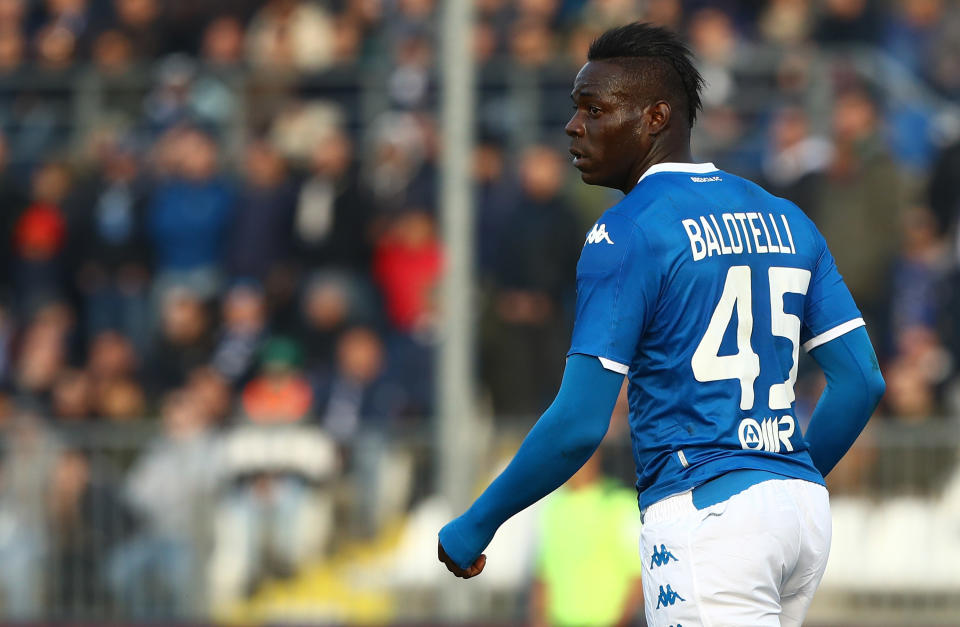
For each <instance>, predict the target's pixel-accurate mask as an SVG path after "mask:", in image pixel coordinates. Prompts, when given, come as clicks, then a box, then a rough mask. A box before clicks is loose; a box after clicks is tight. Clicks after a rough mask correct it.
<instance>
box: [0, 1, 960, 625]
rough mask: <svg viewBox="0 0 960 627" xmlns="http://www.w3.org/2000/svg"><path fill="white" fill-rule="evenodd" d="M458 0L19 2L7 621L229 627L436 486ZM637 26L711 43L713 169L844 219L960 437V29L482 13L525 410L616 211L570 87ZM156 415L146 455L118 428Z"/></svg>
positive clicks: (808, 390)
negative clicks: (572, 163) (443, 38)
mask: <svg viewBox="0 0 960 627" xmlns="http://www.w3.org/2000/svg"><path fill="white" fill-rule="evenodd" d="M441 4H442V3H440V2H438V1H436V0H324V1H316V2H313V1H309V0H266V1H255V0H232V1H227V0H207V1H204V2H196V1H189V2H188V1H185V0H164V1H162V2H161V1H160V0H0V206H2V212H0V238H2V241H3V246H2V247H0V430H2V431H3V444H4V457H3V461H2V465H0V556H2V557H3V559H0V597H2V607H3V610H2V611H3V612H4V615H5V616H8V617H13V618H31V617H36V616H39V615H40V614H41V612H43V611H44V610H42V609H41V608H56V611H57V612H60V613H61V614H63V615H70V616H76V615H79V614H82V613H83V612H94V611H96V604H97V603H101V602H103V601H102V600H103V599H109V600H110V603H114V604H115V605H116V607H119V608H121V610H120V611H123V612H126V613H127V614H128V615H132V616H139V617H153V618H156V617H158V616H163V615H169V614H171V613H173V614H177V615H190V614H196V613H197V612H200V611H203V609H204V608H209V607H211V606H215V607H221V606H225V605H228V604H230V603H231V602H234V601H237V600H239V599H242V598H243V597H244V596H245V595H247V594H248V593H249V592H250V591H251V590H252V589H253V588H254V587H255V586H256V584H257V582H258V581H259V580H260V579H261V578H262V577H263V576H264V575H265V574H271V575H273V576H284V575H288V574H291V573H293V572H295V571H296V569H297V568H298V567H299V566H300V565H301V564H302V563H303V562H304V561H305V560H310V559H314V558H316V557H317V556H318V555H322V554H323V553H324V552H325V551H330V550H331V547H332V546H334V545H335V544H336V543H337V542H338V540H339V539H340V538H342V537H343V536H345V535H350V536H359V537H368V536H370V535H372V534H374V533H376V531H377V530H378V529H379V528H380V527H381V526H382V524H383V522H384V521H386V520H388V519H389V518H390V517H391V516H392V515H395V514H397V513H399V512H402V511H403V510H404V508H406V507H408V506H409V505H410V503H411V501H412V500H414V499H416V498H417V496H418V493H420V492H422V491H425V490H427V491H428V490H431V489H433V486H432V485H427V484H429V483H430V481H429V474H428V473H425V472H424V469H423V465H424V464H425V463H426V462H425V461H424V459H423V457H422V456H420V457H414V456H411V455H409V454H407V453H405V452H403V451H398V450H397V447H396V446H395V442H394V440H395V439H396V438H397V437H398V436H401V437H405V438H409V437H411V436H418V437H423V438H429V437H430V421H429V418H430V416H431V414H432V405H433V396H434V391H433V361H434V350H435V344H436V333H435V322H436V318H437V315H436V288H437V281H438V278H439V276H440V274H441V272H442V268H443V246H442V243H441V241H440V239H439V235H438V221H439V219H440V210H441V208H440V207H438V206H437V194H436V187H437V179H438V174H437V167H438V163H437V157H438V143H439V142H438V137H437V135H438V112H437V110H436V105H437V87H438V73H437V70H438V67H437V64H438V61H439V59H438V55H437V46H438V44H437V37H436V35H437V31H438V28H439V10H440V9H441ZM635 19H644V20H648V21H653V22H656V23H658V24H663V25H667V26H669V27H671V28H675V29H677V30H679V31H681V32H683V33H684V34H685V35H686V37H687V39H688V40H689V42H690V44H691V47H692V48H693V50H694V51H695V53H696V55H697V58H698V63H699V67H700V68H701V71H702V72H703V73H704V75H705V77H706V78H707V81H708V87H707V90H706V92H705V94H704V103H705V109H704V112H703V115H702V118H701V121H700V123H699V126H698V128H697V130H696V133H695V137H694V152H695V155H696V156H697V157H698V158H699V159H701V160H704V161H707V160H713V161H714V162H715V163H716V164H717V165H718V167H721V168H723V169H726V170H728V171H732V172H734V173H737V174H741V175H744V176H747V177H748V178H752V179H754V180H757V181H758V182H760V183H762V184H764V185H766V186H767V187H768V188H770V189H771V190H772V191H774V192H775V193H778V194H780V195H783V196H786V197H787V198H790V199H791V200H794V201H795V202H797V204H799V205H800V206H801V207H802V208H803V209H804V210H805V211H807V212H808V214H809V215H810V216H811V217H812V218H813V219H814V220H815V222H816V223H817V224H818V226H819V227H820V229H821V230H822V231H823V233H824V235H825V236H826V239H827V241H828V242H829V243H830V246H831V249H832V251H833V253H834V255H835V257H836V259H837V262H838V265H839V268H840V270H841V272H842V273H843V274H844V276H845V278H846V280H847V283H848V285H849V286H850V287H851V289H852V291H853V292H854V296H855V297H856V299H857V301H858V303H859V304H860V306H861V307H862V309H863V312H864V316H865V318H866V319H867V322H868V328H869V330H870V332H871V335H872V337H873V338H874V341H875V343H876V344H877V346H878V352H879V354H880V359H881V362H882V365H883V367H884V372H885V375H886V377H887V383H888V394H887V397H886V399H885V401H884V404H883V405H882V407H881V410H880V412H881V414H882V415H883V416H885V417H889V418H885V420H889V421H891V422H896V423H902V424H904V425H915V424H919V423H927V422H931V421H942V418H940V417H943V416H950V415H953V416H956V415H957V413H958V409H960V386H958V382H960V378H958V368H957V364H958V363H960V361H958V360H960V316H958V315H957V314H956V312H957V311H958V310H960V273H958V269H957V268H958V255H957V251H958V245H957V244H958V236H957V218H958V216H960V141H958V138H960V117H958V115H957V109H956V105H955V104H952V103H955V102H956V100H957V98H958V97H960V7H958V6H957V5H955V3H952V2H947V1H945V0H889V1H887V2H867V1H866V0H820V1H816V0H768V1H766V2H747V1H740V2H737V1H733V0H730V1H723V0H721V1H713V2H700V1H696V0H690V1H683V2H682V1H680V0H520V1H518V2H508V1H506V0H477V1H476V20H475V24H474V29H473V46H474V53H475V58H476V60H477V63H478V69H479V79H478V80H479V91H478V96H479V102H478V111H479V115H478V122H479V124H478V129H477V139H478V143H477V147H476V150H475V154H474V157H475V158H474V170H473V175H474V183H475V207H476V224H475V234H476V251H477V258H476V264H477V268H478V282H477V296H478V300H477V302H478V307H479V316H478V328H477V340H478V363H477V368H476V369H477V374H478V377H479V379H480V380H481V382H482V386H481V388H482V393H483V400H484V404H485V406H486V407H487V408H488V410H489V414H490V415H491V416H493V417H494V421H495V423H496V424H497V425H498V426H503V427H508V428H515V429H519V430H522V429H525V428H526V427H528V426H529V425H530V424H532V422H533V420H534V419H535V418H536V416H537V415H538V413H539V412H540V411H542V410H543V409H544V408H545V407H546V404H547V403H549V402H550V400H551V399H552V396H553V394H554V393H555V391H556V387H557V384H558V383H559V379H560V376H561V374H562V366H563V357H564V354H565V351H566V349H567V345H568V341H569V333H570V326H571V320H572V312H573V306H574V299H575V293H574V290H575V283H574V278H575V266H576V262H577V258H578V255H579V250H580V246H581V244H582V241H583V237H584V234H585V233H586V232H587V230H588V228H589V226H590V225H591V224H592V222H593V221H594V220H595V218H596V216H598V215H599V214H600V212H602V210H603V209H605V208H606V207H608V206H609V205H610V204H612V203H613V202H615V200H616V196H615V195H610V194H609V193H608V192H607V191H605V190H599V189H592V188H587V187H585V186H583V185H582V184H581V183H580V182H579V177H578V176H577V175H576V173H575V171H573V169H572V168H571V167H569V165H568V164H567V163H566V161H565V157H564V154H565V152H564V146H565V139H564V137H563V135H562V130H561V129H562V126H563V123H564V122H565V121H566V116H568V115H569V101H568V95H567V94H568V91H569V88H570V84H571V82H572V79H573V76H574V75H575V73H576V70H577V69H578V68H579V67H580V65H581V64H582V63H583V60H584V58H585V51H586V48H587V46H588V45H589V43H590V41H591V40H592V38H593V37H595V36H596V35H597V34H599V33H600V32H601V31H602V30H603V29H604V28H607V27H609V26H612V25H616V24H621V23H624V22H627V21H631V20H635ZM90 94H94V96H90ZM370 94H373V96H372V97H371V96H370ZM808 366H809V364H807V367H806V368H805V369H806V372H803V371H802V372H801V378H800V379H799V382H798V404H799V412H800V413H801V414H806V415H809V412H810V410H811V409H812V404H813V403H815V401H816V398H817V397H818V394H819V390H820V389H821V386H822V385H823V383H822V378H821V377H819V375H818V374H817V373H816V371H815V368H809V367H808ZM136 426H139V427H144V428H145V429H146V432H148V433H150V434H153V435H151V436H150V438H149V443H148V445H147V446H146V447H145V448H143V450H139V448H142V447H133V448H129V447H128V448H126V449H125V448H124V447H123V446H121V445H119V444H116V443H115V442H114V441H113V440H111V439H110V434H112V433H117V432H124V433H125V432H126V431H127V430H129V429H131V428H134V427H136ZM111 447H112V448H111ZM105 450H106V452H105ZM111 451H113V452H111ZM856 477H857V478H862V474H858V475H856ZM343 481H346V482H347V484H348V485H349V486H350V488H349V489H348V490H346V491H345V492H344V491H338V488H337V486H339V485H342V482H343ZM345 511H346V512H347V513H346V514H345V513H344V512H345ZM344 521H349V525H350V527H349V529H345V528H344ZM78 573H82V575H78ZM47 611H49V610H47Z"/></svg>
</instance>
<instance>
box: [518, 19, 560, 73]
mask: <svg viewBox="0 0 960 627" xmlns="http://www.w3.org/2000/svg"><path fill="white" fill-rule="evenodd" d="M508 47H509V49H510V55H511V57H512V58H513V60H514V61H515V62H516V63H517V64H518V65H519V66H520V67H524V68H531V69H537V68H541V67H543V66H545V65H546V64H547V63H548V62H550V61H551V60H553V57H554V41H553V33H551V31H550V29H549V27H548V25H547V24H545V23H544V22H542V21H540V20H536V19H526V20H522V21H519V22H517V23H516V24H515V25H514V26H513V28H511V29H510V38H509V42H508Z"/></svg>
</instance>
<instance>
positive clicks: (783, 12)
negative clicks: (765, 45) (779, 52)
mask: <svg viewBox="0 0 960 627" xmlns="http://www.w3.org/2000/svg"><path fill="white" fill-rule="evenodd" d="M757 27H758V29H759V31H760V34H761V35H762V36H763V39H764V40H765V41H767V42H769V43H772V44H775V45H778V46H782V47H784V48H793V47H796V46H801V45H803V44H804V43H806V42H807V41H809V39H810V31H811V30H812V28H813V12H812V11H811V7H810V3H809V2H808V1H807V0H772V2H768V3H767V6H766V7H764V9H763V12H762V13H761V15H760V18H759V20H758V22H757Z"/></svg>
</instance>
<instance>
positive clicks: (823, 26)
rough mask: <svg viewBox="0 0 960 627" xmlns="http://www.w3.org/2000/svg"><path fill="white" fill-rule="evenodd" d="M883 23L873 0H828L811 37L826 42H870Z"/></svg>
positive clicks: (828, 43) (837, 43)
mask: <svg viewBox="0 0 960 627" xmlns="http://www.w3.org/2000/svg"><path fill="white" fill-rule="evenodd" d="M881 29H882V24H881V22H880V12H879V10H878V9H877V8H876V3H869V2H867V0H827V1H826V2H825V3H824V7H823V11H822V12H821V14H820V16H819V19H818V20H817V24H816V26H815V27H814V32H813V37H814V39H815V40H816V41H817V42H818V43H821V44H825V45H828V46H837V45H850V44H861V45H863V44H872V43H875V42H876V41H877V40H878V39H879V37H880V34H881V32H880V31H881Z"/></svg>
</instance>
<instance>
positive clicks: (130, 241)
mask: <svg viewBox="0 0 960 627" xmlns="http://www.w3.org/2000/svg"><path fill="white" fill-rule="evenodd" d="M139 175H140V167H139V164H138V163H137V158H136V155H135V154H134V153H133V150H132V147H131V146H130V145H129V144H113V145H108V146H107V147H106V148H105V154H104V155H103V157H102V167H101V168H100V169H98V171H95V172H94V173H93V175H92V176H90V177H88V178H87V180H84V181H82V182H81V183H80V184H78V186H77V189H76V190H75V191H74V193H73V194H72V195H71V197H70V198H69V199H68V201H67V206H68V211H69V214H70V221H71V229H70V234H71V235H70V240H71V242H70V248H71V258H72V263H71V268H72V269H73V272H72V278H73V285H74V286H75V288H76V290H77V292H78V293H79V294H80V295H81V296H82V298H83V304H84V318H85V326H86V334H87V336H88V337H93V336H95V335H96V334H98V333H100V332H101V331H104V330H106V329H116V330H118V331H121V332H122V333H124V334H125V335H126V336H127V337H128V338H130V339H131V340H133V341H135V342H138V346H137V347H138V348H139V349H141V350H142V349H144V348H145V347H146V346H145V340H146V338H147V336H148V334H149V327H148V326H147V321H148V318H149V315H148V306H149V305H148V289H149V281H150V265H151V259H150V256H149V249H148V246H147V232H146V218H147V215H146V212H147V203H148V192H147V189H146V186H145V184H144V182H143V181H142V180H141V179H140V176H139Z"/></svg>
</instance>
